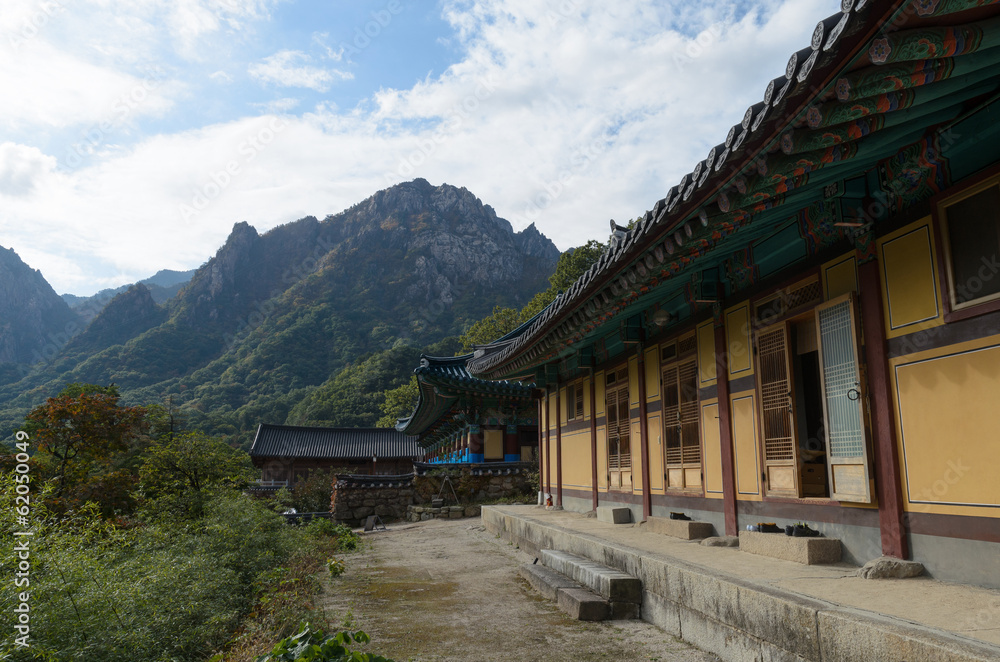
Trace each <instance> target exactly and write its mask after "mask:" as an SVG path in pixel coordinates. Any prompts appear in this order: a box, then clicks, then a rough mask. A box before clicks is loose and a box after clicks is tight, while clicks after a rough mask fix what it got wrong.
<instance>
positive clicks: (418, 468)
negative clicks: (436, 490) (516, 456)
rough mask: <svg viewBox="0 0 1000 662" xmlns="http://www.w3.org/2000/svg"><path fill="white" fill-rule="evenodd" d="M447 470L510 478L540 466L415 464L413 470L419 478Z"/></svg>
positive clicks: (491, 463)
mask: <svg viewBox="0 0 1000 662" xmlns="http://www.w3.org/2000/svg"><path fill="white" fill-rule="evenodd" d="M441 469H445V470H448V471H451V470H455V471H461V470H463V469H468V470H469V472H470V473H471V474H472V475H473V476H510V475H516V474H519V473H523V472H526V471H528V472H530V471H535V470H537V469H538V465H537V464H536V463H534V462H475V463H470V462H450V463H445V462H414V463H413V470H414V471H415V472H416V474H417V475H418V476H425V475H427V474H428V473H429V472H432V471H438V470H441Z"/></svg>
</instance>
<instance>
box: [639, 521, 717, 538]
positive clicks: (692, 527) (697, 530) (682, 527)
mask: <svg viewBox="0 0 1000 662" xmlns="http://www.w3.org/2000/svg"><path fill="white" fill-rule="evenodd" d="M643 529H644V530H646V531H649V532H651V533H661V534H663V535H666V536H673V537H674V538H680V539H681V540H701V539H702V538H711V537H712V536H714V535H715V527H714V526H712V524H711V523H710V522H692V521H688V520H680V519H668V518H666V517H650V518H649V519H647V520H646V523H645V524H643Z"/></svg>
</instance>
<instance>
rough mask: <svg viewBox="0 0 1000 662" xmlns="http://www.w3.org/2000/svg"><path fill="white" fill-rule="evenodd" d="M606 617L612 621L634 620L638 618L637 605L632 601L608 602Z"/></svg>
mask: <svg viewBox="0 0 1000 662" xmlns="http://www.w3.org/2000/svg"><path fill="white" fill-rule="evenodd" d="M608 609H609V614H608V618H610V619H611V620H614V621H625V620H635V619H637V618H639V605H637V604H635V603H634V602H609V603H608Z"/></svg>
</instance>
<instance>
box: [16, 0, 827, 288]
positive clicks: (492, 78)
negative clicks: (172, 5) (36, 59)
mask: <svg viewBox="0 0 1000 662" xmlns="http://www.w3.org/2000/svg"><path fill="white" fill-rule="evenodd" d="M109 1H110V0H109ZM149 1H151V0H149ZM223 1H224V0H219V2H223ZM839 4H840V3H839V2H838V1H837V0H780V1H779V0H761V2H758V3H755V4H754V6H755V7H757V9H756V10H755V11H753V12H751V13H749V14H745V15H742V16H739V17H738V18H736V17H734V16H733V13H732V12H733V10H732V5H731V3H730V2H725V1H724V0H706V1H705V2H702V3H699V4H698V5H697V6H694V5H690V4H689V3H675V4H668V3H665V2H661V1H656V0H620V1H619V2H615V3H606V2H599V1H598V0H586V1H584V0H567V1H564V0H550V1H549V2H539V1H538V0H502V1H501V0H478V1H476V0H463V1H461V2H458V1H457V0H456V1H451V0H449V1H447V2H446V3H445V5H444V11H445V14H446V16H447V18H448V20H449V21H450V22H451V24H452V26H453V27H454V30H455V37H454V42H455V43H456V44H458V47H460V48H461V51H462V54H463V56H462V57H461V58H460V60H459V61H458V62H457V63H455V64H454V65H452V66H451V67H450V68H448V69H447V70H446V71H445V72H444V73H442V74H440V75H437V76H429V77H427V78H425V79H424V80H421V81H419V82H417V83H416V84H414V85H413V86H411V87H409V88H407V89H384V90H381V91H380V92H379V93H378V94H376V95H374V96H373V97H372V99H370V100H368V101H366V102H365V103H362V104H361V105H359V106H358V107H356V108H350V109H340V108H337V107H336V106H335V105H333V104H331V103H322V104H320V105H317V106H316V107H315V108H314V109H313V110H312V111H311V112H303V113H302V114H301V116H300V117H286V116H284V115H282V116H281V119H278V118H277V116H270V115H268V116H264V117H257V118H241V119H235V120H232V121H227V122H223V123H219V124H214V125H211V126H206V127H203V128H201V129H198V130H190V131H183V132H177V133H173V134H169V135H159V136H152V137H148V138H146V139H144V140H142V141H140V142H138V143H137V144H135V145H134V146H132V147H129V148H125V149H121V150H116V151H115V152H113V153H110V154H108V155H107V156H103V157H101V158H99V159H98V160H96V161H95V162H93V163H92V164H91V165H88V166H86V167H82V168H80V169H79V170H76V171H72V172H69V173H65V174H58V175H51V174H50V175H49V176H47V177H46V176H44V175H42V176H41V180H40V181H42V182H43V183H44V186H45V189H44V190H45V195H44V196H43V195H41V193H40V192H39V189H37V188H35V189H33V190H34V192H33V193H30V194H23V195H20V196H13V195H10V193H7V194H6V195H0V198H2V204H3V206H4V214H3V215H0V237H3V238H4V239H3V241H0V243H4V242H7V241H9V242H10V243H11V244H12V245H13V247H14V248H15V249H17V250H18V251H19V253H21V254H22V255H29V254H30V255H31V256H32V260H34V261H32V262H29V263H30V264H31V266H33V267H35V268H39V269H42V271H43V273H44V274H45V275H46V277H47V278H49V279H50V281H51V282H52V283H53V285H54V287H56V289H57V291H72V292H75V293H83V294H86V293H92V291H93V290H95V289H96V287H95V286H94V283H96V282H98V277H105V278H109V279H110V278H126V277H131V278H132V279H138V278H142V277H145V276H148V275H150V273H152V272H154V271H156V270H157V269H160V268H190V267H193V266H197V265H198V264H200V263H201V262H203V261H204V260H205V259H207V258H208V257H210V256H211V255H212V254H214V252H215V251H216V250H217V248H218V247H219V246H220V245H221V244H222V242H223V241H224V240H225V237H226V236H227V234H228V233H229V231H230V229H231V228H232V225H233V223H235V222H238V221H244V220H245V221H248V222H250V223H251V224H252V225H254V226H255V227H257V228H258V229H259V230H261V231H264V230H266V229H269V228H271V227H274V226H275V225H277V224H280V223H285V222H288V221H292V220H295V219H297V218H300V217H302V216H305V215H309V214H312V215H316V216H319V217H322V216H324V215H326V214H328V213H336V212H338V211H340V210H342V209H344V208H346V207H349V206H350V205H352V204H354V203H356V202H359V201H360V200H362V199H364V198H365V197H367V196H369V195H371V194H372V193H374V192H375V191H376V190H378V189H381V188H385V187H386V186H387V185H388V184H391V183H394V182H396V181H402V180H407V179H412V178H414V177H424V178H426V179H428V180H429V181H431V182H432V183H435V184H437V183H441V182H447V183H450V184H454V185H458V186H465V187H467V188H468V189H469V190H471V191H472V192H473V193H475V194H476V195H478V196H480V197H481V198H482V199H483V201H484V202H486V203H488V204H491V205H492V206H493V207H494V208H495V209H496V210H497V213H498V214H499V215H501V216H504V217H506V218H508V219H509V220H510V221H511V222H512V223H513V224H514V226H515V229H520V228H522V227H524V226H526V225H527V224H528V223H529V222H536V223H537V225H538V227H539V229H540V230H541V231H542V232H544V233H545V234H546V235H548V236H549V237H550V238H552V239H553V240H554V241H555V242H556V243H557V245H558V246H559V247H560V248H563V249H565V248H568V247H569V246H573V245H579V244H581V243H582V242H584V241H585V240H586V239H588V238H599V239H602V240H603V239H604V238H606V236H607V220H608V218H615V219H617V220H619V221H625V220H627V219H629V218H634V217H636V216H638V215H640V214H641V213H643V212H644V211H645V210H646V209H647V208H649V207H650V206H652V204H653V203H654V202H655V201H656V200H657V199H658V198H660V197H662V196H663V195H664V194H665V193H666V191H667V190H668V189H669V187H670V186H672V185H674V184H676V183H677V181H678V180H679V179H680V177H681V176H682V175H683V174H684V173H686V172H688V171H690V170H691V168H693V167H694V165H695V164H696V162H697V161H699V160H700V159H702V158H704V157H705V155H706V154H707V153H708V150H709V149H710V148H711V147H712V146H714V145H715V144H717V143H719V142H721V141H723V140H724V138H725V136H726V132H727V131H728V129H729V127H730V126H732V125H733V124H735V123H737V122H739V121H740V119H742V117H743V112H744V110H745V109H746V108H747V106H749V105H751V104H753V103H754V102H756V101H759V100H760V99H761V97H762V95H763V92H764V88H765V86H766V84H767V82H768V81H769V80H770V79H771V78H773V77H775V76H778V75H779V74H781V73H783V71H784V65H785V62H786V61H787V59H788V56H789V55H790V54H791V53H793V52H794V51H796V50H798V49H799V48H801V47H803V46H805V45H806V44H808V41H809V36H810V34H811V33H812V28H813V26H815V24H816V22H817V21H819V20H820V19H822V18H825V17H826V16H827V15H829V14H831V13H833V12H835V11H838V10H839ZM203 6H208V4H207V3H204V5H203ZM560 8H569V9H571V11H569V12H567V13H566V14H565V15H564V14H560V13H559V12H560ZM193 25H195V27H197V25H199V24H197V23H195V24H193ZM220 25H221V24H220ZM192 29H195V28H192ZM218 29H220V30H221V29H222V27H219V28H218ZM217 66H218V65H216V67H217ZM251 73H252V75H255V76H256V77H257V78H258V80H260V81H261V82H266V83H272V84H280V85H283V86H295V87H305V88H310V89H316V90H321V89H325V88H326V87H328V86H330V85H331V84H332V83H333V82H334V81H335V80H336V79H337V77H338V76H341V77H342V75H341V74H339V73H337V72H335V70H327V69H322V68H320V67H318V66H316V65H315V64H314V63H312V62H311V61H310V60H309V59H308V57H307V56H306V55H305V54H304V53H301V52H299V51H281V52H279V53H276V54H275V55H272V56H271V57H270V58H267V59H266V60H264V61H263V62H258V63H256V64H255V65H254V67H252V71H251ZM293 101H294V100H293V99H279V100H277V101H274V102H271V103H272V104H274V105H272V106H270V107H269V108H267V111H268V112H279V113H285V112H288V111H289V110H291V109H292V108H293V106H292V103H293ZM0 108H2V107H0ZM2 112H3V111H2V110H0V113H2ZM48 112H52V111H48ZM273 122H276V123H277V124H273ZM286 122H287V124H285V123H286ZM38 156H39V154H35V153H32V154H31V157H32V158H33V159H34V161H32V158H28V159H26V160H24V162H26V163H29V162H30V163H37V162H38ZM232 164H235V166H236V172H235V173H234V174H230V173H229V172H227V170H226V168H227V165H232ZM19 176H20V175H13V176H12V179H11V181H12V182H13V181H29V180H30V181H39V179H38V177H35V178H34V179H30V177H29V179H24V180H19V179H17V178H18V177H19ZM13 188H14V189H17V187H16V186H14V187H13ZM199 195H200V196H201V197H202V198H204V203H205V204H204V205H199V206H200V208H195V207H196V202H198V196H199ZM182 206H187V207H190V208H192V209H194V210H195V213H193V214H188V215H185V214H184V212H183V207H182ZM45 237H57V238H58V239H46V238H45ZM4 245H7V244H6V243H4ZM29 249H30V252H29ZM73 255H76V256H77V258H78V259H77V264H81V263H84V261H85V258H84V256H86V255H92V256H93V260H94V261H96V262H99V263H100V264H101V265H102V268H100V269H98V267H96V266H94V267H93V268H91V269H89V270H87V271H86V272H81V271H74V270H73V269H70V268H68V267H67V266H66V265H67V260H68V259H69V258H70V257H72V256H73ZM46 256H49V257H46ZM69 261H70V262H72V260H69ZM95 274H97V276H95ZM100 284H101V286H106V285H107V283H106V282H104V281H102V282H101V283H100Z"/></svg>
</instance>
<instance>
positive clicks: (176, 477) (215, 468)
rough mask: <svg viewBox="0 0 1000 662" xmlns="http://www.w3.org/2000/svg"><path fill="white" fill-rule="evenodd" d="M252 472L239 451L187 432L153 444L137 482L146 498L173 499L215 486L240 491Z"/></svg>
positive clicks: (199, 433)
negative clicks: (173, 497)
mask: <svg viewBox="0 0 1000 662" xmlns="http://www.w3.org/2000/svg"><path fill="white" fill-rule="evenodd" d="M253 473H254V470H253V466H252V465H251V463H250V457H249V456H248V455H247V454H246V453H244V452H243V451H238V450H236V449H234V448H232V447H230V446H228V445H226V443H225V442H223V441H220V440H219V439H215V438H213V437H209V436H206V435H205V434H203V433H201V432H187V433H185V434H182V435H177V436H174V438H173V439H170V438H165V439H161V440H159V441H157V442H155V443H154V444H153V445H152V446H151V447H150V448H149V450H148V451H147V453H146V460H145V462H144V463H143V465H142V468H140V469H139V480H140V484H141V485H142V488H143V490H144V491H145V492H146V493H147V494H149V495H150V496H153V497H158V496H163V495H174V496H176V495H181V494H184V493H197V492H200V491H202V490H205V489H208V488H212V487H218V486H225V487H235V488H242V487H245V486H246V485H247V483H249V481H250V479H251V476H252V475H253Z"/></svg>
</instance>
